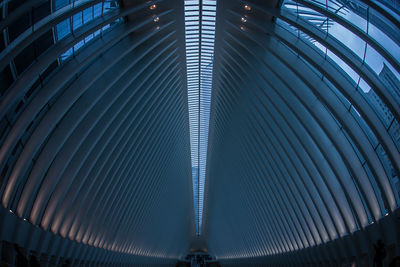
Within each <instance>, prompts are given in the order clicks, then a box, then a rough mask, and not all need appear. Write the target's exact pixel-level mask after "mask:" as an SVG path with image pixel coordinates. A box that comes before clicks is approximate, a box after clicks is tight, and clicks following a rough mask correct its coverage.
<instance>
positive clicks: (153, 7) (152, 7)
mask: <svg viewBox="0 0 400 267" xmlns="http://www.w3.org/2000/svg"><path fill="white" fill-rule="evenodd" d="M156 8H157V6H156V5H155V4H153V5H151V6H149V9H150V10H154V9H156Z"/></svg>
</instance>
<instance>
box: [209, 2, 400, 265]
mask: <svg viewBox="0 0 400 267" xmlns="http://www.w3.org/2000/svg"><path fill="white" fill-rule="evenodd" d="M344 2H346V1H334V0H332V1H327V2H326V1H312V0H310V1H307V0H304V1H303V0H302V1H283V3H278V2H275V3H273V2H272V1H271V2H270V3H266V2H265V1H246V2H245V3H243V2H242V1H219V3H218V9H217V18H218V19H217V31H216V45H215V55H216V56H215V62H214V66H215V69H214V81H213V82H214V87H213V98H212V101H213V102H212V107H211V123H210V129H211V132H210V139H209V144H210V145H209V154H208V169H207V180H206V196H207V198H206V204H205V209H206V210H205V213H204V214H205V216H206V218H205V223H206V226H205V229H204V233H205V235H206V236H205V240H207V244H208V249H209V251H210V252H211V253H212V254H213V255H217V257H218V258H219V259H221V260H222V261H226V262H229V263H237V264H238V265H240V266H241V265H243V264H256V263H267V262H270V263H273V264H278V263H281V264H282V263H283V264H289V265H291V264H296V263H300V262H303V263H306V262H310V261H314V262H321V263H322V262H324V261H332V260H335V261H336V262H338V258H339V259H346V261H350V259H351V258H352V257H354V258H353V259H352V260H351V261H352V262H355V259H356V257H359V258H358V259H357V260H358V264H361V261H363V260H365V258H366V257H367V256H365V255H367V254H369V255H373V248H372V245H367V246H366V245H365V243H367V244H370V243H372V242H375V241H376V238H377V236H381V235H387V236H391V235H392V234H391V233H394V232H396V231H398V230H395V228H396V225H397V226H398V223H399V222H397V220H396V219H394V218H387V220H386V218H384V217H386V216H388V215H390V214H391V213H392V212H393V211H395V210H396V209H397V208H398V206H399V204H400V202H399V192H400V190H399V179H398V173H399V170H400V168H399V167H400V160H399V148H400V146H399V145H400V131H399V124H398V121H399V120H398V118H399V112H400V109H399V103H400V101H399V98H398V96H399V93H400V88H399V80H398V77H399V76H400V75H399V70H400V69H399V68H398V66H399V65H398V63H399V53H398V51H400V50H398V48H399V44H400V43H399V40H398V34H397V35H390V34H393V33H394V32H393V31H390V30H391V29H396V27H397V26H398V25H394V24H393V23H392V22H391V21H390V20H389V19H388V18H387V17H385V16H388V17H390V15H389V14H386V13H385V14H378V13H376V12H375V11H373V10H372V9H371V8H370V7H368V6H367V5H365V4H363V3H360V2H359V1H350V3H353V4H358V5H359V6H356V7H355V6H352V5H350V4H349V3H348V2H347V4H346V3H344ZM280 4H282V6H280ZM363 12H364V13H363ZM367 12H368V13H367ZM355 23H358V25H355ZM363 23H364V24H365V27H364V28H361V29H360V28H359V27H362V25H363ZM385 27H386V28H385ZM373 31H374V32H373ZM384 31H385V32H384ZM397 32H398V28H397ZM383 36H384V37H385V38H387V40H390V42H391V43H387V42H388V41H386V42H382V40H383ZM349 38H352V40H350V41H349V40H347V39H349ZM359 44H362V46H361V48H359V47H356V45H359ZM357 48H358V49H359V50H360V49H361V51H357ZM371 51H374V52H373V53H372V52H371ZM385 72H386V74H387V76H386V77H385V76H384V73H385ZM389 77H390V78H389ZM390 83H392V84H390ZM380 220H382V221H385V222H386V224H385V225H387V227H388V228H380V227H379V228H378V227H375V222H377V221H380ZM367 229H368V230H367ZM371 233H374V234H371ZM356 237H357V238H359V239H356ZM394 239H395V237H394V236H393V235H392V239H390V240H389V239H387V240H386V241H387V242H388V243H393V242H395V241H394ZM344 240H346V241H344ZM360 240H362V241H360ZM345 242H346V243H345ZM397 242H398V241H397ZM365 247H367V249H365ZM342 248H345V249H343V250H342ZM302 251H304V253H302ZM361 255H363V256H361ZM367 261H368V259H367ZM339 262H340V261H339ZM326 264H327V263H326Z"/></svg>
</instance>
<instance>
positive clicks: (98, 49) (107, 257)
mask: <svg viewBox="0 0 400 267" xmlns="http://www.w3.org/2000/svg"><path fill="white" fill-rule="evenodd" d="M13 2H14V1H12V2H11V3H9V4H8V11H9V12H10V14H13V13H11V11H12V10H11V7H12V3H13ZM33 2H34V1H30V2H27V3H22V5H21V6H18V7H17V9H16V10H17V11H19V10H27V12H28V14H30V15H31V16H33V17H34V16H35V15H36V14H37V13H38V14H42V13H43V12H45V11H43V10H47V11H46V12H48V15H47V16H46V17H44V18H43V19H42V20H40V21H39V22H37V23H36V24H33V25H30V26H29V27H28V28H27V29H26V30H25V31H24V32H23V33H22V34H21V35H20V36H18V38H16V39H15V40H12V39H11V35H12V33H14V32H13V31H15V29H14V28H13V27H22V26H21V25H20V24H21V22H19V21H18V20H13V17H12V16H7V17H6V18H5V20H3V21H2V25H3V29H4V30H5V31H6V32H8V36H9V37H8V39H9V41H10V42H9V44H8V45H7V47H6V48H5V50H4V51H3V52H2V53H3V55H5V56H4V57H2V59H1V60H2V61H1V64H2V66H3V67H4V66H5V71H7V70H9V69H10V68H11V70H12V71H11V72H12V74H14V73H15V77H14V76H11V77H12V78H15V81H13V82H12V81H11V83H10V85H9V87H8V88H5V85H6V84H5V83H2V86H3V87H4V88H3V94H2V97H1V99H0V106H1V108H0V109H1V111H0V113H1V118H2V122H3V124H2V133H3V134H2V138H1V148H0V150H1V152H0V154H1V156H0V158H1V160H0V168H1V170H2V176H1V182H0V185H1V191H0V192H1V203H2V206H3V207H4V208H5V210H6V211H7V213H9V214H8V215H4V217H3V216H2V221H3V220H4V222H2V223H4V226H3V233H2V239H4V240H9V241H10V242H16V243H18V244H19V245H20V246H21V247H24V248H27V249H29V250H33V251H37V252H41V251H44V252H46V254H47V255H50V256H51V255H55V256H57V257H62V258H72V259H76V260H77V262H79V261H82V262H84V261H88V262H92V261H93V262H98V263H111V262H114V263H118V262H119V263H122V262H127V263H129V262H141V261H143V262H146V263H147V264H149V263H150V262H165V261H167V262H168V261H171V260H172V262H173V263H174V262H175V261H176V259H177V258H180V257H183V256H184V255H185V254H186V252H187V248H188V247H189V240H190V238H191V236H193V235H194V225H193V220H194V212H193V202H192V201H190V200H191V199H192V191H191V187H192V184H191V180H190V179H188V177H190V175H191V167H190V147H189V137H188V134H187V133H188V112H187V95H186V86H185V79H184V74H183V73H184V72H183V71H184V69H185V58H184V57H182V53H181V52H182V51H183V50H184V43H183V40H184V39H183V37H182V34H183V33H184V28H183V23H182V21H177V18H182V17H183V9H178V8H176V7H175V6H174V5H172V6H170V4H173V3H172V2H171V3H169V4H168V5H167V4H166V3H162V2H159V1H154V3H151V4H148V3H139V2H134V1H124V2H120V3H118V2H116V1H104V2H103V1H77V2H76V3H71V4H67V5H65V6H57V4H59V5H62V4H63V3H60V1H51V3H52V5H53V6H52V7H51V8H53V10H50V5H49V3H47V1H36V2H37V3H33ZM46 3H47V4H48V6H46ZM42 4H43V5H45V6H44V7H42V6H41V5H42ZM119 5H121V7H119ZM152 5H154V6H155V8H153V7H152ZM176 5H177V6H179V5H178V3H176ZM56 8H59V9H57V10H55V9H56ZM51 11H52V12H51ZM21 12H22V11H21ZM40 12H42V13H40ZM65 25H67V26H65ZM52 32H53V34H55V36H53V34H52ZM53 37H54V38H53ZM55 37H57V38H55ZM45 44H46V45H47V46H44V45H45ZM38 49H39V50H40V51H38ZM30 57H33V58H32V60H31V61H29V60H30V59H31V58H30ZM5 71H3V72H5ZM5 210H3V211H2V213H4V212H5ZM13 214H14V215H13ZM15 216H17V217H19V218H21V219H23V221H22V224H23V225H21V226H20V225H19V224H16V225H13V221H15V219H14V217H15ZM25 225H29V227H28V226H25ZM25 228H26V229H27V230H26V231H24V232H22V231H21V229H25ZM5 231H7V232H5ZM38 237H39V238H38ZM54 238H56V241H57V242H54V241H51V240H53V239H54ZM155 244H156V245H155ZM48 246H49V247H48ZM83 248H85V249H87V253H84V249H83ZM89 251H90V252H89ZM59 262H60V264H61V263H62V262H61V260H60V261H59Z"/></svg>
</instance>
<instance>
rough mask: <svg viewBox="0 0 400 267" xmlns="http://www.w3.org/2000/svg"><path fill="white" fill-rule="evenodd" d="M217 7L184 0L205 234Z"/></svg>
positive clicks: (208, 0)
mask: <svg viewBox="0 0 400 267" xmlns="http://www.w3.org/2000/svg"><path fill="white" fill-rule="evenodd" d="M200 8H201V10H200ZM216 9H217V1H216V0H202V1H201V0H195V1H193V0H185V1H184V10H185V40H186V70H187V90H188V106H189V127H190V148H191V160H192V179H193V198H194V206H195V207H194V210H195V221H196V222H195V223H196V234H197V235H200V234H201V226H202V217H203V205H204V182H205V174H206V165H207V146H208V125H209V120H210V104H211V88H212V71H213V59H214V38H215V20H216V18H215V16H216ZM200 21H201V22H200ZM194 26H195V27H194ZM195 38H197V39H195ZM193 40H197V41H196V42H194V41H193ZM205 48H206V49H205Z"/></svg>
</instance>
